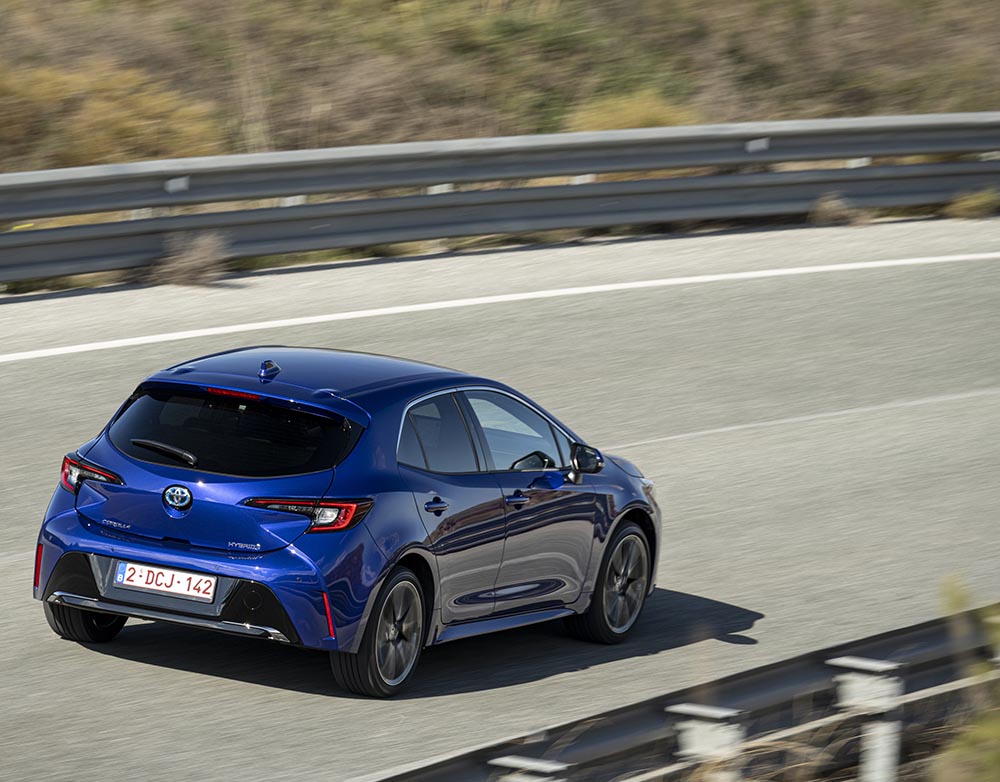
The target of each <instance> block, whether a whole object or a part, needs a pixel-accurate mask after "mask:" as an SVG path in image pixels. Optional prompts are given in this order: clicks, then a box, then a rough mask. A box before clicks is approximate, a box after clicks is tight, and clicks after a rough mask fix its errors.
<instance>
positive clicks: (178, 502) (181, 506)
mask: <svg viewBox="0 0 1000 782" xmlns="http://www.w3.org/2000/svg"><path fill="white" fill-rule="evenodd" d="M163 501H164V502H165V503H167V505H169V506H170V507H171V508H173V509H174V510H187V509H188V508H190V507H191V491H190V490H189V489H187V488H185V487H184V486H168V487H167V488H166V489H164V490H163Z"/></svg>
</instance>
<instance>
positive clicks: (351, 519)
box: [243, 497, 372, 532]
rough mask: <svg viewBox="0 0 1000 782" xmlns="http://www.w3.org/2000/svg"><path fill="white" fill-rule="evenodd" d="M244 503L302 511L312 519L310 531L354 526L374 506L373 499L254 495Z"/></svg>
mask: <svg viewBox="0 0 1000 782" xmlns="http://www.w3.org/2000/svg"><path fill="white" fill-rule="evenodd" d="M243 504H244V505H250V506H252V507H254V508H265V509H267V510H277V511H282V512H283V513H301V514H302V515H303V516H308V517H309V518H310V519H311V520H312V524H311V525H310V526H309V529H308V532H336V531H338V530H344V529H347V528H348V527H352V526H354V525H355V524H357V523H358V522H359V521H361V519H362V518H364V516H365V514H366V513H368V511H369V509H370V508H371V506H372V501H371V500H311V499H280V498H260V497H254V498H252V499H249V500H245V501H244V503H243Z"/></svg>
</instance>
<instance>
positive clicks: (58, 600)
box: [46, 591, 291, 644]
mask: <svg viewBox="0 0 1000 782" xmlns="http://www.w3.org/2000/svg"><path fill="white" fill-rule="evenodd" d="M46 602H48V603H53V604H54V605H65V606H73V607H74V608H84V609H86V610H88V611H100V612H101V613H105V614H119V615H121V616H131V617H134V618H136V619H151V620H154V621H157V622H172V623H174V624H179V625H187V626H189V627H198V628H201V629H202V630H215V631H217V632H220V633H231V634H233V635H249V636H253V637H255V638H267V639H269V640H271V641H279V642H281V643H286V644H288V643H291V640H290V639H289V638H288V637H287V636H286V635H285V634H284V633H282V632H281V631H280V630H278V629H277V628H275V627H265V626H263V625H252V624H247V623H244V624H240V623H239V622H229V621H223V620H213V619H205V618H204V617H199V616H187V615H184V614H174V613H169V612H167V611H154V610H152V609H150V608H140V607H139V606H125V605H121V604H119V603H112V602H109V601H107V600H96V599H94V598H90V597H84V596H83V595H73V594H70V593H69V592H59V591H56V592H53V593H52V594H51V595H49V596H48V597H47V598H46Z"/></svg>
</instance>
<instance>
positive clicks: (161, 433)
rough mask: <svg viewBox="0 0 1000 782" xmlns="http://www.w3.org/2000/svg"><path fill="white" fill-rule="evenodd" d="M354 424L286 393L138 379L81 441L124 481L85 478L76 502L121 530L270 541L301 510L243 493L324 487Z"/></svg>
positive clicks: (285, 534)
mask: <svg viewBox="0 0 1000 782" xmlns="http://www.w3.org/2000/svg"><path fill="white" fill-rule="evenodd" d="M361 431H362V428H361V427H360V426H359V425H358V424H357V423H355V422H352V421H350V420H348V419H347V418H345V417H343V416H340V415H338V414H337V413H334V412H331V411H329V410H321V409H317V408H312V407H309V406H307V405H302V404H299V403H295V402H290V401H289V400H287V399H279V398H272V397H267V396H264V395H261V394H253V393H248V392H245V391H238V390H231V389H223V388H204V387H197V386H187V385H181V384H170V385H162V386H154V387H146V388H140V389H139V390H138V391H137V392H136V394H134V395H133V396H132V398H131V399H130V400H129V402H128V403H127V404H126V405H125V407H124V408H123V409H122V411H120V412H119V414H118V416H117V417H116V418H115V419H114V421H112V423H111V425H110V426H109V427H108V429H107V431H106V432H105V434H104V436H102V437H101V438H100V439H99V440H98V441H97V443H95V445H94V447H93V448H92V449H90V450H89V451H88V452H87V453H86V460H87V461H88V462H93V463H94V464H96V465H98V466H100V467H102V468H103V469H106V470H110V471H111V472H114V473H116V474H117V475H118V476H120V477H121V479H122V481H123V483H122V484H120V485H119V484H116V483H103V482H98V481H92V480H91V481H85V482H84V483H83V485H82V486H81V487H80V490H79V493H78V495H77V510H78V511H79V512H80V514H81V515H82V516H83V517H84V518H85V519H87V520H89V521H90V522H92V523H94V524H99V525H101V526H103V527H106V528H109V529H113V530H116V531H117V532H119V533H121V534H123V535H128V536H137V537H139V538H145V539H148V540H156V541H164V542H173V543H183V544H189V545H193V546H200V547H205V548H212V549H221V550H226V551H243V552H263V551H273V550H275V549H279V548H283V547H284V546H287V545H288V544H289V543H291V542H292V541H294V540H295V539H296V538H297V537H298V536H299V535H301V534H302V533H303V532H305V531H306V530H307V529H308V528H309V525H310V521H311V520H310V518H309V516H308V515H304V514H303V513H292V512H286V511H282V510H273V509H269V508H261V507H251V506H248V505H246V504H245V503H246V501H247V500H250V499H261V498H281V499H307V498H308V499H312V498H315V499H319V498H321V497H323V496H324V495H325V494H326V493H327V492H328V490H329V489H330V485H331V483H332V480H333V472H334V468H335V467H336V466H337V464H339V463H340V462H341V461H342V460H343V459H344V458H345V457H346V456H347V454H348V453H350V451H351V449H352V448H353V447H354V445H355V443H356V442H357V439H358V437H359V436H360V434H361ZM168 490H169V491H168Z"/></svg>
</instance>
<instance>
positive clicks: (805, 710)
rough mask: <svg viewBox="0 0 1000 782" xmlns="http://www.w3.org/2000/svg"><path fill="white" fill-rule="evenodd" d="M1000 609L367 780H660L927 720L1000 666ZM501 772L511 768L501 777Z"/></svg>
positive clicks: (942, 621) (899, 633) (820, 654)
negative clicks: (741, 755)
mask: <svg viewBox="0 0 1000 782" xmlns="http://www.w3.org/2000/svg"><path fill="white" fill-rule="evenodd" d="M998 609H1000V604H997V605H993V606H990V607H987V608H984V609H980V610H977V611H969V612H965V613H962V614H958V615H955V616H952V617H948V618H942V619H936V620H933V621H930V622H924V623H922V624H918V625H914V626H911V627H906V628H903V629H899V630H895V631H892V632H888V633H883V634H881V635H877V636H873V637H870V638H866V639H863V640H859V641H855V642H852V643H847V644H841V645H838V646H834V647H831V648H827V649H821V650H817V651H815V652H810V653H808V654H805V655H801V656H799V657H795V658H792V659H790V660H785V661H782V662H779V663H776V664H773V665H769V666H765V667H763V668H758V669H755V670H751V671H747V672H745V673H740V674H736V675H734V676H729V677H726V678H724V679H720V680H718V681H715V682H711V683H706V684H701V685H698V686H695V687H690V688H687V689H684V690H678V691H676V692H672V693H668V694H664V695H658V696H656V697H654V698H650V699H648V700H645V701H642V702H639V703H635V704H631V705H628V706H625V707H623V708H619V709H615V710H612V711H608V712H604V713H601V714H595V715H592V716H589V717H586V718H584V719H580V720H575V721H573V722H569V723H565V724H562V725H557V726H553V727H550V728H546V729H544V730H540V731H535V732H533V733H530V734H526V735H524V736H521V737H518V738H513V739H508V740H506V741H501V742H497V743H494V744H488V745H483V746H480V747H477V748H475V749H472V750H469V751H467V752H461V753H457V754H454V755H451V756H448V757H445V758H441V759H438V760H436V761H432V762H430V763H428V764H426V765H422V766H416V767H411V768H408V769H403V770H399V771H391V772H388V773H385V774H378V775H373V776H369V777H366V778H365V780H364V782H445V781H446V780H447V782H498V781H499V780H505V779H511V780H512V779H518V780H521V781H522V782H527V780H536V781H537V782H546V780H554V779H558V780H560V782H566V781H568V780H572V782H597V780H608V779H616V780H634V781H638V780H650V781H651V780H657V782H659V781H660V780H665V779H672V778H674V774H675V772H677V771H684V770H688V771H690V770H692V769H693V767H694V766H696V765H697V764H698V763H699V762H702V761H705V760H709V761H710V760H713V759H718V758H719V757H724V753H723V754H720V753H719V750H721V749H735V750H737V751H738V750H739V749H740V748H741V747H742V746H746V745H752V744H754V743H756V744H757V745H760V744H762V743H764V742H767V741H771V740H772V739H773V737H775V736H779V737H781V736H785V737H787V736H794V735H797V734H802V733H808V732H810V731H813V732H815V731H818V730H820V729H822V730H823V731H825V732H827V733H829V732H830V729H831V728H832V727H833V726H835V725H838V724H846V725H848V726H849V727H851V728H861V727H863V726H865V725H870V724H871V723H872V721H880V720H885V719H888V720H890V721H900V720H902V721H906V720H908V719H912V718H922V717H926V716H927V714H926V713H923V714H922V713H921V709H920V708H919V704H920V703H921V702H922V701H924V700H925V699H932V698H940V697H941V695H942V693H947V692H949V691H957V690H959V686H956V685H960V686H962V685H965V684H966V683H967V682H971V683H972V684H977V683H978V682H979V681H980V679H978V678H972V679H966V678H964V677H968V676H969V670H970V668H972V667H973V666H975V665H977V664H981V663H985V662H989V661H990V660H991V659H992V660H993V662H994V663H995V664H1000V648H994V647H993V646H992V645H991V643H990V639H989V632H988V630H987V629H986V628H985V627H983V626H982V624H980V622H979V619H980V617H982V616H983V615H984V614H988V613H994V614H995V613H996V611H997V610H998ZM997 676H998V673H997V672H994V673H993V674H990V675H988V676H987V677H986V679H983V681H985V680H987V679H988V680H989V681H993V680H995V679H996V678H997ZM915 706H917V707H916V708H915ZM737 726H738V729H737ZM863 741H864V738H863V732H862V743H863ZM699 745H700V747H701V749H699ZM863 749H864V747H863V746H862V750H863ZM897 754H898V751H897ZM835 762H836V759H835ZM854 762H856V758H855V759H853V760H850V761H848V763H854ZM505 770H513V773H514V776H511V777H509V778H508V777H505V773H506V772H505ZM682 776H683V775H682ZM863 776H864V775H863ZM726 778H729V777H726ZM359 782H360V781H359Z"/></svg>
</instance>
